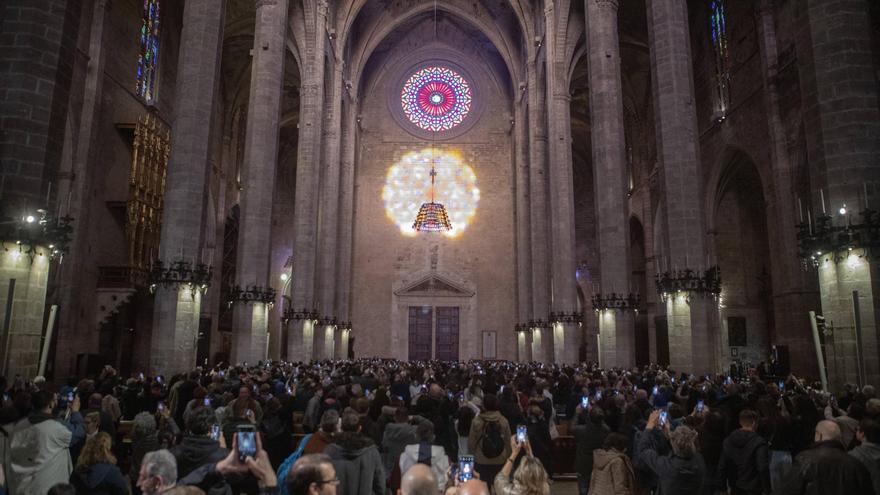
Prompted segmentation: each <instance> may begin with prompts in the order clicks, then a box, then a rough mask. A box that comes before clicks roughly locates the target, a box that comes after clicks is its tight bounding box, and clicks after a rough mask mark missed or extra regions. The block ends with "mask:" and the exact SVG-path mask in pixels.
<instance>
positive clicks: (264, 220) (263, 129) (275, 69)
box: [232, 0, 287, 363]
mask: <svg viewBox="0 0 880 495" xmlns="http://www.w3.org/2000/svg"><path fill="white" fill-rule="evenodd" d="M256 6H257V7H256V8H257V15H256V25H255V27H254V48H253V50H252V51H251V55H252V60H251V87H250V94H249V96H248V113H247V127H246V131H245V140H244V166H243V167H242V168H243V170H242V191H241V220H240V224H239V225H240V227H239V235H238V261H237V273H236V277H235V279H236V283H237V284H238V285H239V286H240V287H242V288H246V287H249V286H257V287H262V288H263V289H264V290H265V289H268V287H269V283H270V282H269V271H270V270H269V261H270V260H271V258H272V257H271V248H272V205H273V202H274V197H275V194H274V193H275V179H276V168H277V164H278V134H279V132H280V128H281V127H280V125H279V122H280V120H281V90H282V84H283V82H284V52H285V50H286V49H287V48H286V43H285V42H286V40H287V0H258V1H257V2H256ZM268 317H269V307H268V305H267V304H264V303H260V302H253V303H244V302H238V303H236V307H235V312H234V332H235V344H234V345H233V346H232V362H235V363H240V362H244V361H247V362H248V363H256V362H257V361H260V360H264V359H266V349H267V347H266V344H267V339H268V338H269V337H268V331H269V327H268V324H269V318H268Z"/></svg>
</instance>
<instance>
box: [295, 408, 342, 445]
mask: <svg viewBox="0 0 880 495" xmlns="http://www.w3.org/2000/svg"><path fill="white" fill-rule="evenodd" d="M338 432H339V411H337V410H336V409H328V410H326V411H324V414H322V415H321V428H320V429H319V430H318V431H317V432H315V433H314V434H312V435H311V436H310V437H309V440H308V442H306V444H305V446H304V447H303V451H302V455H304V456H305V455H309V454H323V453H324V450H326V449H327V445H330V444H331V443H333V437H334V436H335V435H336V434H337V433H338Z"/></svg>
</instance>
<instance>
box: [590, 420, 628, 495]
mask: <svg viewBox="0 0 880 495" xmlns="http://www.w3.org/2000/svg"><path fill="white" fill-rule="evenodd" d="M628 443H629V439H627V438H626V436H624V435H621V434H620V433H610V434H609V435H608V436H607V437H605V442H604V443H603V444H602V448H601V449H597V450H595V451H594V452H593V474H592V476H590V493H595V494H601V495H633V494H634V493H635V483H636V480H635V474H634V472H633V467H632V463H631V462H630V460H629V457H627V456H626V446H627V444H628Z"/></svg>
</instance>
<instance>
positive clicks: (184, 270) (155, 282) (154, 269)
mask: <svg viewBox="0 0 880 495" xmlns="http://www.w3.org/2000/svg"><path fill="white" fill-rule="evenodd" d="M213 275H214V270H213V268H212V267H211V266H209V265H206V264H204V263H198V264H196V265H195V267H193V265H192V263H190V262H189V261H186V260H183V259H176V260H174V261H172V262H171V263H170V264H169V265H167V266H166V265H165V263H163V262H162V260H156V261H154V262H153V264H152V266H151V267H150V292H151V293H155V292H156V289H157V288H158V287H159V286H161V287H163V288H179V287H180V286H181V285H188V286H189V288H190V289H191V290H192V291H193V297H195V291H196V290H198V291H201V292H202V293H204V292H206V291H207V290H208V287H210V286H211V278H212V277H213Z"/></svg>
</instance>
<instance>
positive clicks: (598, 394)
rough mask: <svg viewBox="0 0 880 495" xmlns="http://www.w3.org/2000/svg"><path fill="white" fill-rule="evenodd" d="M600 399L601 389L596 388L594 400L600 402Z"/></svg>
mask: <svg viewBox="0 0 880 495" xmlns="http://www.w3.org/2000/svg"><path fill="white" fill-rule="evenodd" d="M601 401H602V391H601V390H598V391H596V402H601Z"/></svg>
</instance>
